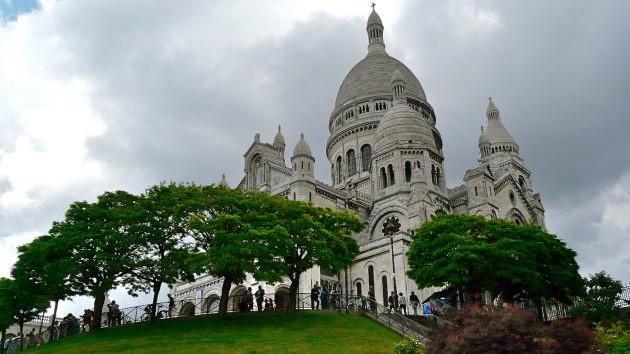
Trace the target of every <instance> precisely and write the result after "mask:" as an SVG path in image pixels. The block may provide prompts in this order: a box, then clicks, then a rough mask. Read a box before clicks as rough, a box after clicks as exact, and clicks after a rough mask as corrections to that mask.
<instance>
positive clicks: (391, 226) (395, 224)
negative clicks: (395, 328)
mask: <svg viewBox="0 0 630 354" xmlns="http://www.w3.org/2000/svg"><path fill="white" fill-rule="evenodd" d="M382 231H383V235H385V236H388V237H389V245H390V252H391V255H392V278H393V280H394V311H398V288H397V287H396V263H395V262H394V235H395V234H396V233H397V232H399V231H400V221H399V220H398V218H397V217H395V216H390V217H388V218H387V219H385V222H384V223H383V230H382Z"/></svg>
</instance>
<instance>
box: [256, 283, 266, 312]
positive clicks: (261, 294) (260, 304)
mask: <svg viewBox="0 0 630 354" xmlns="http://www.w3.org/2000/svg"><path fill="white" fill-rule="evenodd" d="M254 295H255V296H256V307H258V312H260V311H262V310H263V299H264V298H265V291H264V290H263V288H262V286H261V285H258V290H256V293H254Z"/></svg>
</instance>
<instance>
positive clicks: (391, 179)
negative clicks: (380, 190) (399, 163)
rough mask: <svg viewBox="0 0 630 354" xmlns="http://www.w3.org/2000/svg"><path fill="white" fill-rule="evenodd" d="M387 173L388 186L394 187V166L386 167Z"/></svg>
mask: <svg viewBox="0 0 630 354" xmlns="http://www.w3.org/2000/svg"><path fill="white" fill-rule="evenodd" d="M387 172H388V174H389V185H390V186H391V185H394V184H395V183H396V179H395V178H394V166H392V165H391V164H390V165H387Z"/></svg>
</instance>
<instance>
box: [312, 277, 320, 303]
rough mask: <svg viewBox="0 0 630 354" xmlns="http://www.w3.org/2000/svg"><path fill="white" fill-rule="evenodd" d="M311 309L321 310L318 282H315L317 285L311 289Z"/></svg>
mask: <svg viewBox="0 0 630 354" xmlns="http://www.w3.org/2000/svg"><path fill="white" fill-rule="evenodd" d="M315 304H317V305H315ZM311 309H312V310H319V286H318V285H317V282H315V286H313V288H312V289H311Z"/></svg>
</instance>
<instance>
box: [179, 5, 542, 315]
mask: <svg viewBox="0 0 630 354" xmlns="http://www.w3.org/2000/svg"><path fill="white" fill-rule="evenodd" d="M366 30H367V33H368V53H367V55H366V57H365V58H363V59H362V60H361V61H359V63H358V64H356V65H355V66H354V67H353V68H352V69H351V70H350V72H349V73H348V75H347V76H346V77H345V79H344V80H343V82H342V84H341V86H340V88H339V92H338V94H337V99H336V101H335V106H334V109H333V111H332V113H331V115H330V118H329V124H328V128H329V132H330V136H329V138H328V141H327V144H326V155H327V158H328V162H329V163H330V166H331V183H330V184H326V183H324V182H320V181H318V180H316V179H315V173H314V171H315V163H316V161H315V159H314V157H313V156H312V153H311V149H310V147H309V145H308V144H307V143H306V141H305V139H304V135H302V136H301V138H300V140H299V142H298V143H297V144H296V146H295V149H294V150H293V154H292V156H291V159H290V163H289V164H288V165H287V163H286V159H285V138H284V136H283V135H282V133H281V131H280V128H279V127H278V133H277V134H276V136H275V138H274V141H273V143H272V144H269V143H263V142H261V140H260V135H259V134H256V136H255V139H254V142H253V143H252V144H251V146H250V147H249V149H248V150H247V151H246V152H245V154H244V159H245V176H244V177H243V179H242V180H241V182H240V184H239V185H238V188H243V189H257V190H263V191H266V192H268V193H270V194H273V195H282V196H284V197H286V198H289V199H292V200H302V201H310V202H312V203H314V204H315V205H319V206H325V207H329V208H332V209H338V210H352V211H355V212H356V213H357V214H358V216H359V217H360V218H361V219H362V220H364V221H365V224H366V228H365V230H364V231H363V232H361V233H359V234H357V235H355V237H356V239H357V241H358V243H359V245H360V254H359V255H358V256H357V258H356V259H355V261H354V263H353V264H352V266H351V267H349V268H348V269H347V272H341V273H337V274H333V273H330V272H326V271H325V270H323V269H319V267H315V268H314V269H311V270H310V271H308V272H307V274H304V275H303V276H302V278H301V279H302V280H301V282H302V284H300V288H299V289H300V292H309V289H310V288H311V287H312V286H313V285H314V284H315V283H316V282H318V283H319V284H320V285H329V286H334V287H336V288H338V289H339V290H344V291H345V284H346V282H347V284H348V292H349V293H350V294H362V295H367V292H368V289H369V287H372V286H373V287H374V289H375V294H376V299H377V301H379V302H380V303H386V302H387V295H388V293H389V292H391V291H392V290H393V284H394V278H395V283H396V285H397V290H398V292H402V293H403V294H405V296H409V294H410V293H411V291H414V292H415V293H416V294H417V295H418V297H420V298H421V299H424V298H426V297H428V296H429V295H430V294H431V293H432V291H433V290H434V289H418V286H417V285H416V284H415V282H414V281H413V280H411V279H409V278H408V277H407V276H406V275H405V273H406V271H407V269H408V264H407V260H406V257H405V254H406V251H407V249H408V247H409V245H410V243H411V233H412V232H413V230H415V229H416V228H418V227H419V226H420V225H422V224H423V223H424V222H425V221H427V220H430V219H431V218H432V217H433V216H435V215H436V213H440V212H445V213H467V214H478V215H483V216H485V217H490V218H492V217H499V218H505V219H510V220H513V221H514V222H516V223H523V222H526V221H530V220H531V221H534V222H536V223H538V224H539V225H540V226H542V227H544V208H543V206H542V204H541V201H540V196H539V195H538V194H537V193H535V192H534V189H533V186H532V179H531V172H530V171H529V169H528V168H527V167H526V166H525V164H524V162H523V159H522V158H521V157H520V155H519V146H518V144H517V143H516V142H515V140H514V139H513V138H512V136H511V135H510V133H509V132H508V131H507V129H506V128H505V126H504V125H503V123H502V120H501V116H500V113H499V110H498V109H497V108H496V106H495V104H494V103H493V102H492V100H491V99H490V100H489V103H488V109H487V114H486V116H487V124H486V128H485V129H484V128H483V127H482V131H481V135H480V137H479V160H478V166H476V167H474V168H472V169H470V170H468V171H466V173H465V176H464V183H463V184H462V185H459V186H456V187H454V188H447V186H446V177H445V175H446V173H445V167H444V154H443V150H442V138H441V135H440V132H439V131H438V129H437V128H436V122H437V118H436V114H435V111H434V110H433V107H432V106H431V105H430V104H429V102H428V101H427V98H426V95H425V92H424V89H423V88H422V85H421V84H420V82H419V81H418V79H417V78H416V76H415V75H414V74H413V72H412V71H411V70H409V69H408V68H407V67H406V66H405V65H404V64H402V63H401V62H400V61H398V60H396V59H395V58H393V57H391V56H389V55H388V54H387V52H386V51H385V44H384V39H383V32H384V26H383V24H382V22H381V19H380V17H379V16H378V14H377V13H376V12H375V11H372V13H371V14H370V16H369V19H368V24H367V28H366ZM222 183H224V181H223V182H222ZM392 216H393V217H395V218H396V219H397V220H398V222H399V223H400V230H399V231H398V232H396V233H393V235H391V233H390V234H389V235H384V234H383V231H382V230H383V224H384V222H385V220H386V219H388V218H390V217H392ZM392 249H393V257H392ZM392 262H393V263H394V267H392ZM392 268H395V270H396V273H395V274H393V269H392ZM346 273H347V279H345V275H346ZM220 283H221V279H213V278H211V277H202V278H200V279H198V280H197V281H195V282H194V283H188V284H179V285H177V286H176V287H175V288H174V289H173V293H174V294H175V296H176V297H177V298H178V299H184V298H186V296H190V295H191V294H195V296H197V297H202V298H206V299H207V298H209V297H210V296H218V295H219V294H220V285H221V284H220ZM244 285H245V286H252V287H257V285H259V284H258V282H256V280H255V279H248V280H247V281H246V284H244ZM262 285H263V286H264V287H265V291H266V292H267V293H273V292H277V291H286V290H287V289H288V283H283V284H273V285H270V284H262ZM200 289H201V290H200ZM237 289H241V290H239V291H242V289H243V287H235V289H234V290H233V293H235V291H237ZM254 290H255V288H254Z"/></svg>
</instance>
